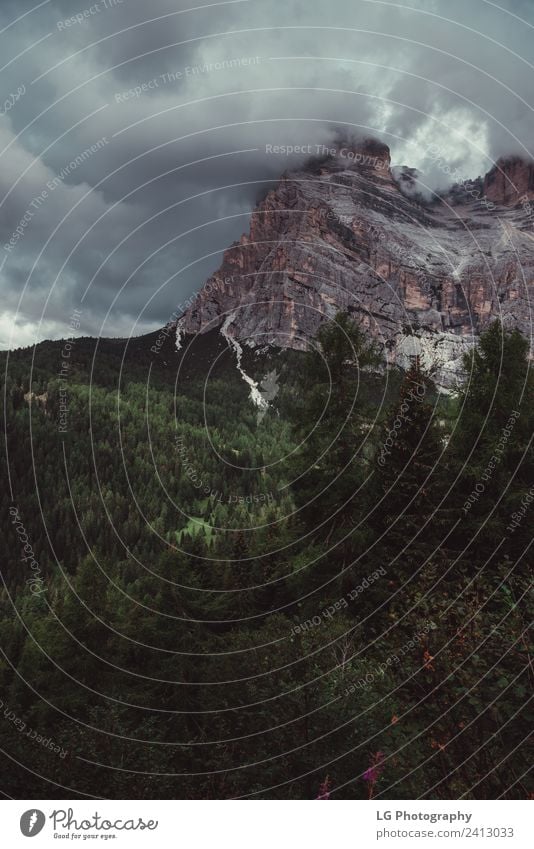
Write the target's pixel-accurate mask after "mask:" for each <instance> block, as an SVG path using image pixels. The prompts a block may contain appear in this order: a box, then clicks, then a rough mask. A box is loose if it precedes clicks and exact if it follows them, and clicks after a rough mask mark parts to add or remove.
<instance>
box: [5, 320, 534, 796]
mask: <svg viewBox="0 0 534 849" xmlns="http://www.w3.org/2000/svg"><path fill="white" fill-rule="evenodd" d="M317 342H318V344H317V349H316V351H315V352H314V353H313V352H312V353H310V354H309V355H299V354H296V353H294V352H293V353H288V354H287V355H280V358H279V361H278V365H277V368H279V369H280V371H281V379H280V383H281V387H282V388H281V391H280V394H279V396H278V397H277V398H276V404H273V405H272V408H271V409H270V410H269V411H268V412H267V413H266V415H265V416H264V417H263V418H262V420H261V422H260V421H258V419H257V415H256V410H255V409H254V407H253V406H252V405H251V404H250V402H249V401H248V398H247V387H246V386H245V384H244V382H243V381H242V380H241V378H240V376H239V374H238V373H237V371H236V370H235V368H228V370H227V371H226V372H224V373H223V372H221V373H217V374H215V375H214V377H213V380H210V383H209V391H207V392H205V384H204V377H203V376H200V375H199V376H195V375H192V376H190V377H189V378H188V379H186V380H183V381H180V382H179V384H178V388H177V387H176V386H175V377H176V375H175V373H174V371H173V369H172V368H167V369H166V368H165V367H164V363H163V362H162V358H161V360H158V359H157V358H156V361H155V362H150V361H149V360H148V359H147V358H146V356H145V353H144V350H143V348H142V346H141V345H140V343H139V344H137V345H136V347H135V348H134V350H132V351H129V352H126V353H125V357H124V361H122V355H123V353H124V350H123V346H121V345H120V344H119V342H100V343H99V344H98V346H97V345H96V343H95V342H94V341H93V340H77V342H76V345H75V346H74V347H73V358H72V366H71V369H70V371H69V375H68V379H67V380H66V381H65V380H63V379H62V378H61V377H60V376H58V370H59V368H58V362H59V351H60V343H59V344H56V343H44V344H43V345H42V346H39V347H38V348H37V349H36V351H35V352H29V351H17V352H12V353H11V354H10V355H9V362H8V364H7V365H8V367H7V371H6V375H7V378H6V392H5V411H4V412H5V418H4V416H2V419H1V420H2V422H5V428H4V431H5V432H4V434H3V436H4V438H5V445H6V449H7V453H6V455H5V456H3V458H2V461H1V462H2V464H3V466H2V475H3V480H5V481H6V482H8V481H10V482H11V486H12V488H13V490H12V493H11V491H10V487H9V485H6V486H5V487H4V488H3V491H2V492H1V493H0V514H1V516H2V522H1V524H0V535H1V539H0V541H1V543H2V552H3V559H2V578H3V589H2V590H1V593H0V640H1V645H2V656H1V658H0V660H1V663H0V681H1V685H2V695H1V699H2V701H3V703H4V706H5V708H7V709H8V711H9V709H11V710H12V711H14V712H15V714H16V717H17V718H18V719H19V720H20V722H19V724H18V725H16V724H15V721H14V720H11V719H8V718H6V715H4V712H2V713H0V747H1V748H2V749H3V750H4V751H5V752H6V763H7V768H6V769H5V771H4V780H3V790H4V792H5V793H7V794H8V795H11V796H14V797H16V798H64V797H65V795H67V796H68V797H73V798H76V797H77V796H79V797H84V795H86V794H89V795H96V796H104V797H110V798H230V797H236V796H249V795H253V796H255V797H259V798H298V799H301V798H310V797H313V796H314V795H316V792H317V787H318V786H319V784H320V783H321V782H322V781H323V780H324V776H325V775H326V774H328V775H329V777H330V781H331V782H332V789H333V792H334V794H335V795H334V798H336V796H337V797H338V798H368V797H369V796H370V795H372V796H374V797H376V796H377V795H379V794H382V795H383V796H384V797H386V798H398V799H405V798H419V797H425V798H435V799H450V798H458V797H459V796H462V797H465V798H497V797H500V796H506V797H509V798H525V796H527V795H528V794H529V793H530V792H531V788H530V786H529V783H528V778H527V777H526V776H527V771H528V768H529V765H530V760H531V759H530V757H529V753H528V751H527V748H526V744H525V742H524V738H525V737H526V734H527V732H528V717H527V715H526V711H527V707H528V700H529V698H530V696H531V692H532V683H533V680H532V660H531V658H532V646H531V642H530V638H529V632H528V623H529V622H530V621H531V619H532V609H531V598H530V596H529V590H530V587H531V582H532V574H531V565H530V564H531V561H529V559H528V546H529V544H530V539H531V532H529V528H530V527H531V524H532V521H531V517H530V516H529V512H528V510H529V505H530V501H528V499H527V496H528V493H529V492H530V489H529V487H531V486H532V482H533V475H532V471H533V468H532V449H531V436H532V432H533V430H534V421H533V415H534V414H533V405H532V375H531V372H530V370H529V367H528V363H527V358H526V353H527V347H526V343H525V341H524V340H523V339H522V337H520V336H519V334H517V333H506V332H504V331H503V329H502V328H501V327H500V326H499V325H494V326H492V327H491V328H490V329H489V330H488V332H487V333H486V334H484V335H483V336H482V338H481V340H480V345H479V347H478V349H477V351H476V352H475V353H474V355H473V356H472V357H471V358H470V359H469V361H468V362H466V365H467V366H468V372H469V376H468V378H467V382H466V383H465V385H464V386H463V387H462V390H461V392H460V394H459V396H458V398H457V399H454V398H453V399H445V398H443V397H441V396H439V395H438V394H437V392H436V389H435V387H434V386H433V385H432V383H431V381H430V380H429V379H428V377H427V376H426V375H425V374H424V371H423V370H422V368H421V366H420V364H419V363H418V362H417V361H414V363H413V364H412V367H411V368H410V369H409V370H408V372H407V373H406V374H405V375H403V376H402V377H400V376H399V375H397V374H396V373H389V374H388V375H387V376H386V377H384V376H383V375H381V374H380V372H379V371H378V370H377V369H376V365H377V362H376V351H375V349H374V347H373V346H372V345H369V344H368V342H367V341H366V338H365V336H364V334H363V332H362V331H361V329H360V328H359V327H358V326H357V325H356V324H355V323H354V322H353V321H352V320H351V319H350V318H349V317H348V316H347V315H344V314H340V315H338V316H337V317H336V319H335V321H333V322H330V323H328V324H326V325H325V326H324V328H323V330H322V331H321V332H320V334H319V337H318V340H317ZM1 359H2V360H3V362H2V365H3V366H5V365H6V359H7V355H2V357H1ZM121 362H122V372H121V380H120V385H117V383H118V377H117V375H118V373H119V369H120V364H121ZM149 364H150V365H151V379H150V381H148V382H147V380H146V375H147V365H149ZM386 378H387V379H386ZM65 384H66V389H67V397H68V418H67V421H68V427H67V430H66V432H64V433H62V432H60V430H59V429H58V421H59V414H60V407H59V404H60V389H61V388H62V387H63V386H65ZM29 392H32V393H34V396H33V399H32V402H31V404H30V403H29V399H28V397H26V398H25V395H26V396H28V393H29ZM513 411H516V412H517V416H516V417H515V418H514V420H513V426H511V427H510V426H509V420H510V415H511V413H512V412H513ZM2 427H4V424H2ZM505 429H507V430H508V431H509V434H508V435H507V436H505V440H504V442H503V444H502V445H500V443H501V442H502V439H503V433H504V430H505ZM499 446H500V447H499ZM496 455H497V456H498V461H497V462H495V463H494V464H493V465H492V467H491V470H490V472H488V466H489V464H490V461H491V460H492V458H493V457H494V456H496ZM280 458H284V459H282V460H281V459H280ZM8 473H9V474H8ZM481 482H483V484H484V486H483V488H482V489H480V486H479V488H478V489H479V490H480V491H477V489H476V487H477V484H480V483H481ZM473 491H475V492H477V497H476V499H474V500H473V501H472V503H471V502H469V496H470V494H471V493H472V492H473ZM11 498H12V499H13V501H12V500H11ZM466 503H470V507H469V508H468V509H465V504H466ZM525 505H526V507H525ZM14 506H16V508H17V509H18V511H19V513H18V515H19V520H20V527H22V526H23V531H24V533H25V534H26V536H27V539H28V540H29V541H30V544H31V548H32V553H33V554H32V556H33V557H34V559H35V562H36V563H37V564H38V569H39V576H40V580H41V584H39V585H38V588H40V589H42V592H38V593H35V592H32V590H31V587H30V585H29V584H28V579H29V577H30V575H31V570H30V567H29V565H28V561H25V560H23V559H22V557H23V556H24V551H23V544H21V538H20V534H21V531H20V529H19V531H17V528H16V525H15V523H14V520H13V514H12V513H11V512H10V509H11V510H13V509H14ZM530 509H532V508H530ZM514 515H515V516H516V518H515V519H514V518H513V516H514ZM34 589H35V587H34ZM21 724H24V728H25V730H24V731H21V730H20V728H21ZM27 729H35V730H36V731H38V732H39V734H41V735H42V736H43V737H46V738H51V739H52V741H54V742H56V743H57V744H58V745H59V746H61V747H62V750H63V751H65V752H66V755H65V757H63V756H60V755H58V754H56V753H54V752H53V751H52V750H51V749H50V748H48V747H46V746H44V745H40V744H37V743H35V742H32V741H31V740H30V738H29V736H28V735H27V734H26V730H27ZM82 759H83V760H82ZM30 764H31V771H28V770H27V769H26V768H25V766H26V765H30ZM99 764H100V766H99ZM377 764H378V765H379V768H377ZM369 768H373V769H374V770H375V771H374V772H373V773H372V775H373V780H372V787H370V782H369V780H368V779H369V773H368V774H367V779H366V777H365V775H366V770H367V771H368V770H369Z"/></svg>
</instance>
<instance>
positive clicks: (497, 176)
mask: <svg viewBox="0 0 534 849" xmlns="http://www.w3.org/2000/svg"><path fill="white" fill-rule="evenodd" d="M484 194H485V195H486V197H487V198H488V199H489V200H490V201H494V202H495V203H498V204H501V205H503V206H515V205H516V204H517V203H523V204H524V205H526V203H527V202H529V201H532V200H534V162H524V161H523V160H522V159H519V158H518V157H512V158H510V159H499V161H498V162H497V164H496V165H495V166H494V167H493V168H492V169H491V171H488V173H487V174H486V176H485V178H484Z"/></svg>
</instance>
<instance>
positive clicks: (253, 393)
mask: <svg viewBox="0 0 534 849" xmlns="http://www.w3.org/2000/svg"><path fill="white" fill-rule="evenodd" d="M235 318H236V314H235V312H233V313H231V315H229V316H227V317H226V318H225V320H224V323H223V325H222V327H221V331H220V332H221V333H222V335H223V336H224V338H225V339H226V341H227V343H228V346H229V347H230V348H232V350H233V351H235V355H236V361H237V370H238V371H239V373H240V375H241V377H242V378H243V380H244V381H245V383H247V384H248V385H249V386H250V399H251V401H252V403H253V404H255V405H256V407H258V408H259V409H260V410H266V409H267V408H268V407H269V402H268V401H266V399H265V398H264V397H263V395H262V393H261V392H260V390H259V388H258V384H257V383H256V381H255V380H253V379H252V378H251V377H250V376H249V375H248V374H247V373H246V371H245V370H244V368H243V366H242V365H241V358H242V356H243V348H242V347H241V345H240V344H239V342H238V341H237V339H234V337H233V336H230V333H229V327H230V325H231V324H232V322H233V321H235Z"/></svg>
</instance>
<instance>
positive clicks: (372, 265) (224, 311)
mask: <svg viewBox="0 0 534 849" xmlns="http://www.w3.org/2000/svg"><path fill="white" fill-rule="evenodd" d="M392 171H393V172H394V173H392ZM493 171H494V176H493V177H492V176H491V174H492V172H490V174H489V175H487V176H486V180H485V185H484V189H485V193H486V194H487V197H489V198H491V197H494V198H495V201H494V203H499V204H502V203H503V202H504V208H503V206H500V207H499V209H498V210H497V209H496V208H495V206H494V205H493V203H492V204H488V203H487V199H486V198H485V197H484V195H483V193H482V192H481V191H480V188H481V181H480V184H475V183H473V187H472V189H471V190H470V191H469V192H467V191H464V192H463V193H460V194H458V195H457V196H455V198H454V204H451V203H450V202H449V201H450V198H445V199H444V200H443V201H442V202H440V201H439V200H436V201H435V202H433V203H430V204H426V203H425V202H424V201H423V200H422V197H421V194H420V193H419V192H418V191H417V190H416V189H417V185H418V184H417V172H413V171H412V169H400V171H399V169H391V167H390V153H389V149H388V148H387V146H386V145H384V144H382V143H381V142H378V141H375V140H373V139H366V140H363V141H357V142H354V141H351V142H346V143H345V142H340V143H339V144H337V145H336V147H335V148H332V147H330V148H326V147H325V150H324V151H323V150H320V151H318V155H317V156H316V157H314V158H313V159H312V160H310V161H309V162H308V163H306V164H305V165H304V166H302V167H301V168H300V169H299V170H296V171H293V172H289V173H286V174H284V176H283V178H282V179H281V180H280V181H279V182H278V184H277V185H276V186H275V188H273V189H272V190H271V191H270V192H269V193H268V194H267V196H266V197H265V198H264V199H263V200H262V201H261V202H260V203H259V204H258V206H257V207H256V209H255V210H254V212H253V214H252V216H251V223H250V230H249V232H248V233H247V234H244V235H243V236H242V237H241V239H240V240H239V242H236V243H234V244H233V245H232V246H231V247H230V248H229V249H228V250H227V251H226V252H225V254H224V257H223V261H222V264H221V267H220V268H219V269H218V271H216V272H215V274H213V275H212V277H211V278H210V279H209V280H208V282H207V283H206V285H205V286H204V288H203V289H202V290H201V291H200V292H199V295H198V296H197V298H196V300H195V302H194V303H193V305H192V306H191V307H190V309H188V310H187V312H186V313H185V314H184V316H182V318H181V319H180V320H179V321H178V324H177V338H178V346H180V344H181V337H182V335H183V334H197V333H201V334H202V333H207V332H209V331H210V330H214V329H217V328H218V330H219V332H220V333H221V334H222V335H223V337H224V339H225V340H226V342H227V343H228V344H229V345H231V344H232V341H231V340H234V341H235V342H237V343H238V347H239V348H240V350H241V348H242V346H248V347H249V348H255V349H258V348H262V347H265V346H276V347H279V348H295V349H301V350H302V349H305V348H306V347H307V346H308V345H309V343H310V340H312V339H313V338H314V337H315V335H316V334H317V331H318V329H319V327H320V325H321V323H322V322H323V321H324V320H325V319H328V318H332V317H333V316H334V315H335V314H336V312H338V311H339V310H346V311H348V312H349V313H351V314H353V315H354V316H355V318H357V319H358V320H359V321H360V322H361V323H362V325H363V326H364V327H366V328H367V330H368V332H369V333H370V334H371V335H373V336H374V337H375V339H376V340H377V341H378V342H379V344H380V345H381V346H382V348H383V351H384V357H385V360H386V361H387V362H388V363H390V364H397V365H401V366H403V367H404V366H405V365H407V364H409V362H410V357H412V356H413V355H414V353H418V354H420V355H421V356H422V358H423V363H424V365H425V366H426V367H427V368H429V369H430V370H432V371H433V372H434V375H435V379H436V381H437V383H438V384H440V385H441V386H444V387H447V386H451V385H453V384H454V382H455V381H456V378H457V376H458V373H459V371H460V370H461V368H462V355H463V353H465V351H466V350H468V348H469V347H470V346H471V345H472V344H473V342H474V340H475V339H476V336H477V334H478V333H480V332H481V331H482V330H483V329H484V328H485V327H487V325H488V324H489V323H490V322H491V321H492V320H493V319H494V318H497V317H498V318H500V319H501V320H502V321H503V322H505V323H506V324H508V325H509V326H515V327H519V328H520V329H521V330H523V331H524V332H527V333H528V329H529V315H530V312H529V310H530V307H529V304H530V303H531V302H532V298H533V296H534V233H533V226H532V224H533V220H534V219H533V216H532V215H531V214H530V213H529V210H528V208H527V207H526V206H525V204H523V203H521V204H519V205H518V203H517V199H518V198H522V197H523V196H524V195H525V192H526V193H529V192H531V191H532V189H533V188H534V185H533V183H532V167H531V166H529V165H527V164H526V163H522V162H521V161H519V160H509V161H508V160H507V163H506V168H505V169H501V170H499V168H498V167H497V168H496V169H493ZM504 176H507V177H508V178H509V179H510V180H511V181H512V183H513V184H514V185H515V189H514V191H515V195H514V196H512V195H511V194H510V192H509V188H508V186H509V183H508V182H507V181H506V185H505V183H504V182H503V180H504ZM499 186H501V188H500V189H499ZM514 197H515V198H516V202H515V203H514ZM506 207H508V208H506ZM236 350H237V348H236Z"/></svg>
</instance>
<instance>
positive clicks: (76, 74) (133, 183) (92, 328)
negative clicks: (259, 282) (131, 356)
mask: <svg viewBox="0 0 534 849" xmlns="http://www.w3.org/2000/svg"><path fill="white" fill-rule="evenodd" d="M77 14H78V15H80V18H79V19H78V20H76V19H75V20H74V21H72V20H71V21H68V20H67V19H69V18H72V16H73V15H77ZM0 39H1V46H2V49H1V51H0V56H1V57H2V58H1V61H0V65H1V81H2V92H3V93H2V95H1V96H0V100H1V101H2V102H1V104H0V151H1V152H0V197H1V201H0V230H1V232H0V268H1V271H0V285H1V287H2V300H1V302H0V308H1V309H0V347H2V348H7V347H19V346H21V345H28V344H32V343H33V342H35V341H38V340H41V339H44V338H60V337H64V336H68V335H71V333H72V331H71V329H70V326H69V318H70V316H71V314H72V311H73V310H74V309H77V310H81V318H80V325H81V326H80V331H79V332H80V333H83V335H89V334H90V335H104V336H119V335H120V336H129V335H130V334H132V335H138V334H140V333H143V332H146V331H148V330H152V329H156V328H158V327H160V326H162V325H163V324H165V322H166V321H167V320H168V319H169V318H170V316H171V315H172V314H173V313H174V312H175V311H176V310H177V309H180V305H181V304H184V303H185V301H186V300H187V298H188V297H189V296H190V295H191V293H193V292H196V291H198V289H199V288H200V287H201V286H202V284H203V283H204V281H205V280H206V278H207V277H208V276H209V274H210V272H212V271H213V270H215V269H216V268H217V266H218V264H219V261H220V253H221V251H222V250H223V249H224V248H225V247H227V246H228V245H229V244H230V243H231V242H232V241H233V240H234V239H236V238H238V237H239V236H240V234H241V233H242V232H244V231H246V230H247V228H248V215H249V214H250V211H251V209H252V207H253V206H254V203H255V201H256V200H257V198H258V197H259V196H261V194H262V192H264V191H265V187H266V186H268V185H269V181H273V180H276V178H277V177H278V176H279V175H280V173H281V172H282V171H283V170H285V169H286V168H287V167H289V166H291V165H293V164H295V162H296V160H295V158H289V159H288V158H286V157H283V156H276V155H273V154H267V153H266V145H270V144H272V145H276V144H278V145H281V144H301V145H312V146H313V145H316V144H322V143H327V144H328V143H329V142H331V141H332V139H333V138H334V137H335V132H336V127H338V128H344V129H346V131H347V133H348V132H358V133H362V134H365V135H376V136H378V137H380V138H382V139H383V140H384V141H385V142H386V143H387V144H388V145H389V146H390V148H391V151H392V158H393V162H394V164H407V165H411V166H414V167H417V168H419V169H420V170H422V171H423V172H424V173H426V174H427V175H428V179H429V181H430V182H431V184H432V185H436V186H437V185H442V184H443V182H444V180H446V177H445V176H444V175H443V173H442V172H440V171H439V169H436V167H435V165H433V164H432V161H431V159H430V158H429V155H428V147H429V146H431V145H438V146H439V147H440V148H442V150H443V154H444V156H445V158H446V159H447V161H448V162H450V167H451V169H454V168H459V169H460V170H461V171H462V173H464V174H465V175H466V176H476V175H477V174H483V173H484V172H486V171H487V170H489V168H490V167H491V165H492V163H493V162H494V161H495V159H496V158H497V157H498V156H500V155H503V154H509V153H518V152H519V153H522V154H523V155H524V156H525V157H526V156H529V155H530V154H531V152H532V151H533V149H534V132H533V130H534V118H533V114H534V113H533V105H532V101H533V94H534V3H533V2H532V0H508V2H506V3H503V4H502V5H499V4H498V3H493V2H487V0H469V2H466V0H408V2H407V3H404V2H398V3H396V2H382V1H381V0H328V2H326V0H325V2H323V1H322V0H232V2H214V3H210V4H207V3H206V2H204V3H203V4H199V3H197V2H196V0H150V2H147V0H122V2H119V0H99V2H94V3H93V4H91V3H85V2H84V0H78V1H77V0H48V2H45V3H42V2H41V3H38V2H36V1H35V0H32V2H28V0H13V2H10V0H0ZM136 86H137V87H141V89H143V86H144V90H141V93H135V92H134V93H133V94H132V93H130V94H127V92H128V90H130V89H133V88H134V87H136ZM92 147H93V150H91V148H92ZM77 157H78V160H77V162H76V161H75V160H76V158H77ZM297 159H298V158H297Z"/></svg>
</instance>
